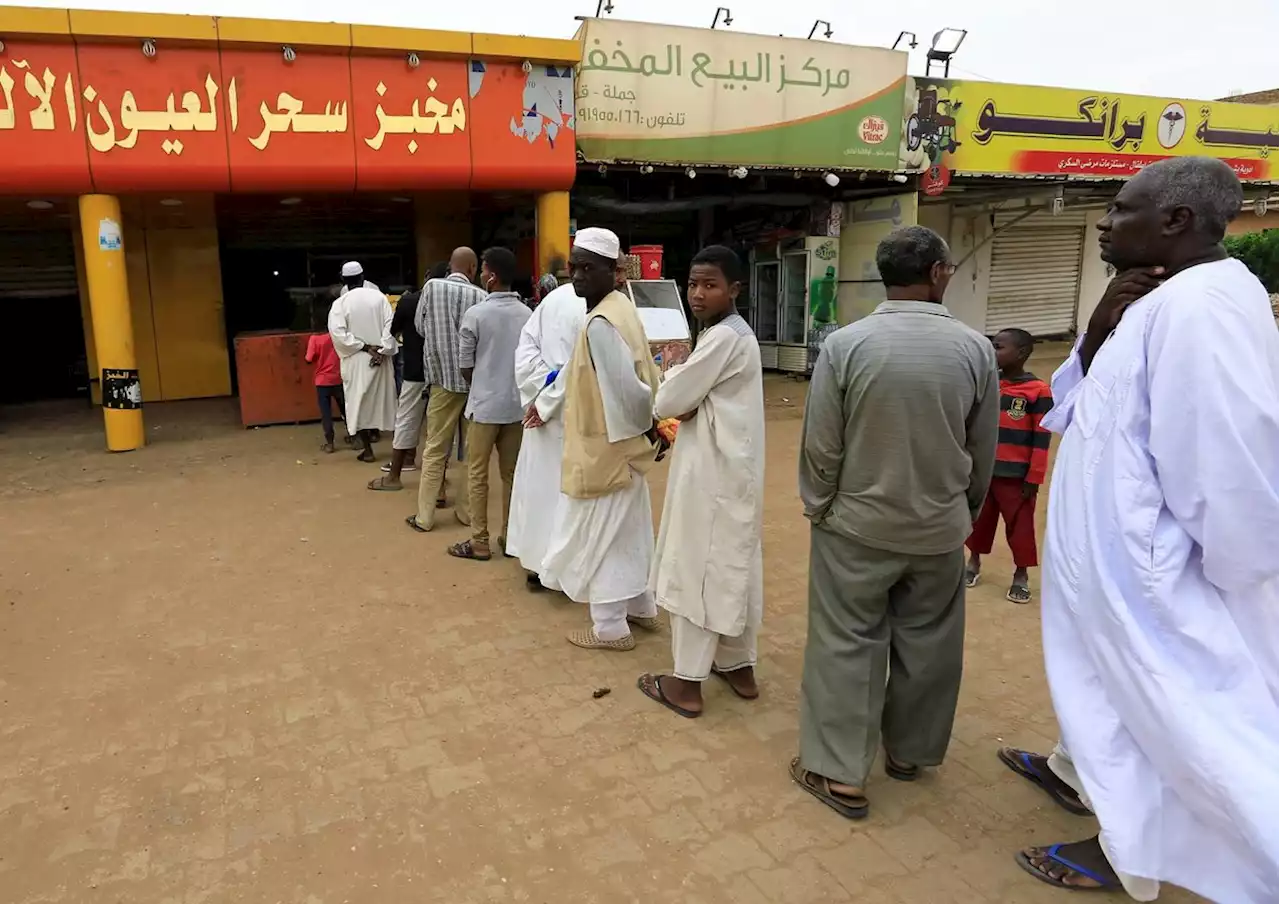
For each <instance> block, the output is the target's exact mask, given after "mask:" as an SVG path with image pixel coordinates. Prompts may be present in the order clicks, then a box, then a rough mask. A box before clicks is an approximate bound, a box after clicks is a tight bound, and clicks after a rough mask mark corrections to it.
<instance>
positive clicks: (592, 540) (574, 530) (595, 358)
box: [538, 318, 657, 640]
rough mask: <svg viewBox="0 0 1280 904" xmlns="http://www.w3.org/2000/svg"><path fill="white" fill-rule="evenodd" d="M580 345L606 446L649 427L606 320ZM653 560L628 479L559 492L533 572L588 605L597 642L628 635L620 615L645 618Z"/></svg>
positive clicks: (639, 484)
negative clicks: (583, 492) (603, 487)
mask: <svg viewBox="0 0 1280 904" xmlns="http://www.w3.org/2000/svg"><path fill="white" fill-rule="evenodd" d="M587 340H588V347H589V349H590V352H591V363H592V365H593V366H594V367H595V371H596V378H597V379H598V380H599V381H600V395H601V399H602V400H603V402H604V420H605V429H606V430H607V432H608V434H609V441H610V442H614V443H616V442H621V441H622V440H625V439H629V438H631V437H633V436H639V435H640V434H642V433H644V432H645V431H647V430H648V429H649V428H650V427H652V426H653V394H652V392H651V391H650V389H649V386H648V384H646V383H645V382H644V381H643V380H641V379H640V378H639V377H637V376H636V370H635V365H634V364H633V363H632V360H631V350H630V349H629V348H628V347H627V343H626V342H625V341H624V340H623V338H622V335H621V334H620V333H619V332H618V331H617V330H616V329H615V328H614V327H613V325H612V324H611V323H609V321H607V320H605V319H603V318H596V319H595V320H593V321H591V325H590V326H588V327H587ZM652 561H653V509H652V508H651V505H650V502H649V484H648V481H646V480H645V478H644V477H643V476H642V475H641V474H639V473H637V472H635V471H632V473H631V484H630V486H628V487H627V488H626V489H624V490H618V491H617V492H616V493H610V494H609V495H607V496H600V497H598V498H595V499H574V498H572V497H569V496H565V495H564V494H563V493H562V494H560V499H559V504H558V505H557V506H556V516H555V519H554V522H553V525H552V529H551V539H550V542H549V543H548V545H547V554H546V557H545V558H544V559H543V562H542V567H541V568H539V569H538V573H539V575H540V576H541V578H542V583H543V585H544V586H546V587H549V588H551V589H552V590H560V591H562V592H563V593H564V594H565V596H567V597H569V599H571V600H573V601H575V602H578V603H591V618H592V622H593V623H594V627H595V632H596V635H597V636H598V637H599V638H600V639H601V640H618V639H619V638H622V637H625V636H626V635H627V634H628V633H630V632H629V629H628V628H627V623H626V616H627V615H634V616H641V617H647V616H651V615H653V614H654V613H655V612H656V611H657V609H656V607H655V606H654V605H653V598H652V596H650V594H649V592H648V583H649V566H650V563H651V562H652Z"/></svg>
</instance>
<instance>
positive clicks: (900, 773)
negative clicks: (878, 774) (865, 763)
mask: <svg viewBox="0 0 1280 904" xmlns="http://www.w3.org/2000/svg"><path fill="white" fill-rule="evenodd" d="M884 774H885V775H887V776H889V778H891V779H895V780H897V781H900V782H914V781H915V780H916V779H918V778H919V777H920V767H919V766H904V765H902V764H900V763H895V762H894V761H893V760H891V759H889V754H887V753H886V754H885V755H884Z"/></svg>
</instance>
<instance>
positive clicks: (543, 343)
mask: <svg viewBox="0 0 1280 904" xmlns="http://www.w3.org/2000/svg"><path fill="white" fill-rule="evenodd" d="M586 319H587V303H586V302H585V301H583V300H582V299H581V298H579V297H578V293H576V292H574V291H573V286H571V285H564V286H560V287H558V288H556V289H553V290H551V291H550V292H548V293H547V294H546V295H545V296H543V298H542V301H540V302H539V303H538V306H537V307H536V308H535V309H534V311H533V316H531V317H530V318H529V320H528V321H527V322H526V323H525V325H524V329H523V330H521V332H520V344H519V345H518V346H517V347H516V386H517V388H518V389H519V390H520V404H521V405H523V406H524V409H525V418H524V428H525V429H524V440H523V441H522V442H521V444H520V458H519V460H518V461H517V462H516V477H515V489H514V490H513V491H512V493H511V519H510V522H509V523H508V524H507V555H510V556H515V557H516V558H517V559H519V560H520V564H521V565H522V566H524V569H525V571H526V572H528V577H527V583H528V587H529V589H530V590H533V591H540V590H543V589H544V588H543V586H542V581H541V580H540V579H539V577H538V570H539V569H540V568H541V567H542V559H543V557H544V556H545V555H546V554H547V541H548V539H549V535H550V533H551V526H552V521H553V520H554V518H555V514H556V507H557V506H558V504H559V502H560V457H561V455H562V454H563V452H564V421H563V419H562V418H561V417H560V408H561V406H562V405H563V403H564V388H565V380H564V378H563V375H562V374H563V370H564V366H565V365H566V364H568V363H569V356H570V355H572V354H573V346H574V343H576V342H577V341H578V334H579V333H580V332H582V325H583V324H584V323H585V322H586Z"/></svg>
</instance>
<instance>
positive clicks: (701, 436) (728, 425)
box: [638, 245, 765, 719]
mask: <svg viewBox="0 0 1280 904" xmlns="http://www.w3.org/2000/svg"><path fill="white" fill-rule="evenodd" d="M741 288H742V264H741V262H740V261H739V259H738V256H737V255H736V254H735V253H734V252H733V250H732V249H730V248H726V247H724V246H723V245H712V246H710V247H708V248H704V249H702V250H701V251H699V252H698V254H697V256H695V257H694V259H693V263H692V265H691V266H690V268H689V294H688V299H689V308H690V310H691V311H692V312H693V316H694V317H696V318H697V320H698V322H699V323H700V324H701V325H702V332H700V333H699V334H698V341H697V345H696V346H695V347H694V349H693V353H692V354H691V355H690V356H689V360H688V361H686V362H685V363H683V364H677V365H675V366H674V367H672V368H671V369H670V370H668V371H667V373H666V376H665V377H664V378H663V381H662V386H661V387H659V389H658V394H657V397H656V398H655V399H654V403H653V407H654V414H655V416H656V417H657V418H659V419H666V418H677V419H679V420H680V421H681V422H682V423H681V425H680V431H679V433H678V435H677V437H676V442H675V451H674V452H673V453H672V459H671V473H670V474H669V475H668V477H667V495H666V501H665V502H664V503H663V506H662V525H661V527H660V528H659V530H658V543H657V548H656V550H655V552H654V558H653V566H652V571H651V572H650V577H649V589H650V590H652V591H653V595H654V598H655V600H656V601H657V603H658V605H659V606H661V607H662V608H663V609H666V610H667V612H669V613H670V614H671V656H672V660H673V663H672V665H673V668H672V670H671V671H670V672H667V673H661V674H655V673H646V674H644V675H641V676H640V679H639V682H638V684H639V688H640V692H641V693H642V694H644V695H645V696H646V697H648V698H649V699H651V700H653V701H655V702H657V703H660V704H662V705H663V706H665V707H667V708H668V709H670V710H672V711H673V712H675V713H677V714H679V715H681V716H684V717H685V718H688V719H693V718H697V717H698V716H701V715H702V685H703V682H705V681H706V680H707V679H708V678H709V677H711V676H712V675H714V676H716V677H717V678H719V679H720V680H721V681H723V682H725V684H727V685H728V687H729V689H730V690H731V691H733V693H734V694H736V695H737V696H739V697H741V698H743V699H744V700H754V699H755V698H756V697H757V696H759V693H760V691H759V688H758V687H757V685H756V676H755V665H756V631H757V629H758V628H759V626H760V620H761V615H762V612H763V608H764V564H763V562H764V559H763V554H762V550H761V534H762V530H761V517H762V514H763V504H764V457H765V456H764V383H763V375H762V373H761V369H760V343H759V342H757V341H756V337H755V334H754V333H752V332H751V327H750V326H748V325H747V322H746V321H745V320H743V319H742V317H741V316H740V315H739V314H738V313H737V310H736V300H737V297H738V293H739V291H741Z"/></svg>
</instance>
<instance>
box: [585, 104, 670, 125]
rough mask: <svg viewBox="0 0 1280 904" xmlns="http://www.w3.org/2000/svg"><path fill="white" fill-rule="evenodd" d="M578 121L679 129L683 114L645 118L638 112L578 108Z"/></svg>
mask: <svg viewBox="0 0 1280 904" xmlns="http://www.w3.org/2000/svg"><path fill="white" fill-rule="evenodd" d="M577 115H578V119H579V121H583V120H585V121H587V122H616V123H619V124H621V125H624V126H645V127H646V128H649V129H665V128H668V127H672V128H679V127H680V126H683V125H684V114H683V113H675V114H672V113H665V114H656V115H650V116H646V115H645V114H644V113H641V112H640V111H639V110H601V109H599V108H597V107H579V108H578V113H577Z"/></svg>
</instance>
